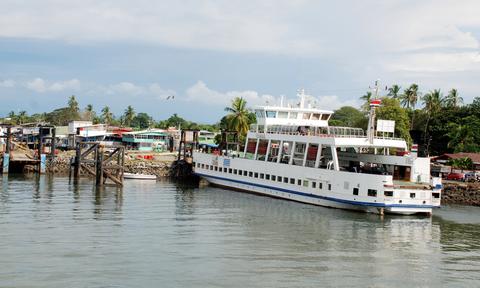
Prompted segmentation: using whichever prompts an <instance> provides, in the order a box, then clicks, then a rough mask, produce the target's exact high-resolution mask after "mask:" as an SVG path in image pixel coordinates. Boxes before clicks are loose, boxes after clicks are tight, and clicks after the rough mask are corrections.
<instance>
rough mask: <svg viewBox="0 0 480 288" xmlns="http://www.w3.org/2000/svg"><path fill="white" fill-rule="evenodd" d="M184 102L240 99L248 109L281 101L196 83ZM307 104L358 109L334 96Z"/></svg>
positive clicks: (353, 102) (288, 100) (226, 102)
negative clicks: (214, 88)
mask: <svg viewBox="0 0 480 288" xmlns="http://www.w3.org/2000/svg"><path fill="white" fill-rule="evenodd" d="M186 96H187V97H186V99H185V100H186V101H192V102H197V103H202V104H209V105H212V106H223V107H226V106H228V105H229V104H230V103H231V101H232V99H234V98H235V97H242V98H244V99H245V100H246V101H247V104H248V106H249V107H251V108H252V107H254V106H257V105H278V104H279V103H280V101H281V98H282V97H281V96H279V97H275V96H272V95H269V94H260V93H258V92H257V91H252V90H245V91H227V92H219V91H216V90H213V89H211V88H209V87H208V86H207V85H206V84H205V83H204V82H203V81H198V82H197V83H195V84H194V85H193V86H191V87H190V88H188V89H187V91H186ZM308 98H309V102H310V103H311V104H312V105H313V106H315V107H317V108H319V109H332V110H334V109H338V108H340V107H342V106H353V107H359V106H360V103H359V102H358V101H357V100H347V101H343V100H341V99H340V98H339V97H338V96H336V95H324V96H318V97H313V96H309V97H308ZM297 102H298V99H296V98H295V99H292V98H285V99H284V104H285V105H286V104H287V103H291V104H292V105H295V103H297Z"/></svg>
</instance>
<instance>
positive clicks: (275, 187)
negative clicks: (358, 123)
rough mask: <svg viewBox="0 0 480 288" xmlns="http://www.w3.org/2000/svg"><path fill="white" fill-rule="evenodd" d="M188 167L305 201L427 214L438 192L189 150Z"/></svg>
mask: <svg viewBox="0 0 480 288" xmlns="http://www.w3.org/2000/svg"><path fill="white" fill-rule="evenodd" d="M194 161H195V163H194V171H195V173H196V174H197V175H199V176H201V177H203V178H205V179H206V180H208V181H209V182H210V183H212V184H214V185H218V186H223V187H228V188H233V189H235V190H241V191H246V192H251V193H257V194H262V195H267V196H272V197H278V198H283V199H288V200H293V201H298V202H303V203H308V204H314V205H320V206H327V207H333V208H341V209H349V210H358V211H365V212H372V213H384V212H385V213H395V214H406V215H408V214H415V213H425V214H431V213H432V208H435V207H438V206H439V205H440V192H439V191H438V192H435V191H433V192H432V189H431V187H428V185H407V184H411V183H404V182H402V181H395V182H394V181H393V180H392V176H391V175H373V174H363V173H353V172H348V171H335V170H327V169H320V168H312V167H299V166H291V165H285V164H280V163H269V162H263V161H255V160H251V159H246V158H239V157H228V156H219V155H214V154H208V153H202V152H195V153H194Z"/></svg>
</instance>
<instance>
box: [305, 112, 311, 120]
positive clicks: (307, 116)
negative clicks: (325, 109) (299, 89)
mask: <svg viewBox="0 0 480 288" xmlns="http://www.w3.org/2000/svg"><path fill="white" fill-rule="evenodd" d="M310 115H311V113H303V120H309V119H310Z"/></svg>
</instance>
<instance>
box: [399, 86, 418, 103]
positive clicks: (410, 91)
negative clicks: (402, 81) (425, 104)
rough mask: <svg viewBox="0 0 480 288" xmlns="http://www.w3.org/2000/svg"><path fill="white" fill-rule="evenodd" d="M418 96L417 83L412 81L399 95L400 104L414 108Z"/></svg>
mask: <svg viewBox="0 0 480 288" xmlns="http://www.w3.org/2000/svg"><path fill="white" fill-rule="evenodd" d="M419 96H420V93H419V92H418V85H417V84H415V83H414V84H412V85H410V87H408V88H407V89H405V91H404V92H403V94H402V95H401V97H400V102H401V104H402V106H403V107H406V108H407V109H415V106H416V105H417V102H418V97H419Z"/></svg>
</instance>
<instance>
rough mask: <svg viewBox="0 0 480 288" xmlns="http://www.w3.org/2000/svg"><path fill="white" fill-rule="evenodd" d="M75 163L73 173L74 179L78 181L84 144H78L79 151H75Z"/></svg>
mask: <svg viewBox="0 0 480 288" xmlns="http://www.w3.org/2000/svg"><path fill="white" fill-rule="evenodd" d="M75 152H76V153H75V163H74V171H73V178H74V179H78V178H79V177H80V164H81V159H82V144H81V143H78V144H77V150H76V151H75Z"/></svg>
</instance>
